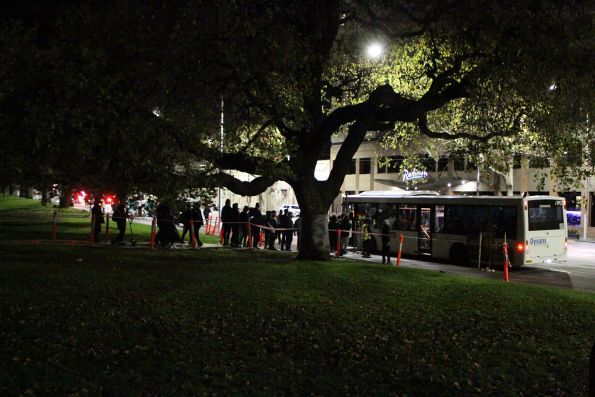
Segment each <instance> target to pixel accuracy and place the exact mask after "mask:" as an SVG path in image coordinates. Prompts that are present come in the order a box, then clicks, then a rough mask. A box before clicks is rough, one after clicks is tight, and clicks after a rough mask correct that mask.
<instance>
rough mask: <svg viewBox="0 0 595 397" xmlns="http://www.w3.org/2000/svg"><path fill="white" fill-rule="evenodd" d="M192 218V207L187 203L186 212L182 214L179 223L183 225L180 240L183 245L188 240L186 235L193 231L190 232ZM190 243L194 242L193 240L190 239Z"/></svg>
mask: <svg viewBox="0 0 595 397" xmlns="http://www.w3.org/2000/svg"><path fill="white" fill-rule="evenodd" d="M191 218H192V206H191V205H190V203H186V206H185V207H184V210H183V211H182V213H181V214H180V218H179V219H178V221H179V222H180V223H181V224H182V225H183V226H182V237H181V238H180V241H181V242H182V243H183V242H184V240H185V239H186V233H188V232H190V233H192V231H191V230H190V219H191ZM190 233H188V234H190ZM190 241H192V239H190Z"/></svg>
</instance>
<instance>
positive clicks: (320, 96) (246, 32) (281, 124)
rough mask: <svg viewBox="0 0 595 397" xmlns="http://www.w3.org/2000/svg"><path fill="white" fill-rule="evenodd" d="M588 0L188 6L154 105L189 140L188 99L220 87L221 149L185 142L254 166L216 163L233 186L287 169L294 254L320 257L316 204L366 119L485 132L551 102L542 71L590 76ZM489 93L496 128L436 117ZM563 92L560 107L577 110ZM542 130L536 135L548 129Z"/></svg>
mask: <svg viewBox="0 0 595 397" xmlns="http://www.w3.org/2000/svg"><path fill="white" fill-rule="evenodd" d="M588 7H589V4H588V3H587V2H585V3H583V2H580V1H573V2H556V1H545V2H535V1H521V2H519V1H509V2H506V1H504V2H493V1H463V2H443V1H406V2H393V1H387V2H384V1H361V2H351V1H339V0H335V1H325V2H319V1H311V2H303V1H300V2H284V3H282V4H281V3H279V4H277V3H275V2H268V1H257V2H252V3H251V4H250V7H247V6H245V5H243V4H238V2H235V1H226V2H220V3H219V4H218V7H217V8H212V9H211V8H207V7H201V6H196V5H194V6H189V7H187V8H185V9H184V12H182V13H181V17H180V21H179V24H178V25H177V26H176V29H175V34H172V36H171V38H172V39H171V40H170V41H169V45H170V46H171V48H175V49H177V51H175V52H172V53H171V54H172V55H171V57H169V58H168V59H169V60H171V61H173V62H174V64H175V65H177V68H176V69H174V68H172V67H170V68H168V76H169V80H168V82H167V84H169V85H168V89H167V92H169V93H174V94H175V95H170V96H168V100H166V101H164V106H163V111H164V115H165V117H167V118H168V119H169V120H170V121H171V122H172V124H173V125H174V126H175V128H174V130H175V131H177V133H178V134H179V139H180V142H185V141H184V134H183V133H182V132H180V131H182V130H183V128H184V126H187V125H189V124H188V118H189V117H190V115H191V113H192V107H193V106H197V104H196V100H193V99H192V97H193V95H195V96H196V93H197V91H198V90H200V92H201V95H200V99H201V101H204V99H205V97H208V96H209V95H210V96H211V98H212V100H211V103H212V106H219V101H220V99H219V98H220V97H221V96H222V97H223V98H224V100H225V104H226V109H227V112H226V115H229V116H230V117H228V123H227V126H228V128H227V131H228V134H229V135H228V136H227V138H226V139H227V140H228V143H227V144H226V145H225V149H224V151H223V153H219V151H218V147H217V142H216V140H215V141H214V140H210V141H208V140H205V141H203V142H202V144H199V145H197V146H196V147H192V146H191V145H188V144H187V142H186V143H184V146H185V147H186V148H187V149H188V150H189V151H190V152H192V151H193V150H196V154H197V155H200V156H203V157H206V158H207V159H208V160H209V161H211V162H212V164H214V166H215V167H216V168H217V170H239V171H244V172H248V173H251V174H255V175H258V176H259V177H258V178H256V179H254V180H253V181H252V182H250V183H248V182H240V181H239V180H237V179H235V178H234V177H233V176H231V175H229V174H227V173H225V172H220V173H218V174H216V175H215V176H216V177H217V178H218V180H219V181H220V183H223V184H224V185H225V186H227V187H228V188H230V189H231V190H232V191H234V192H236V193H240V194H246V195H253V194H257V193H259V192H261V191H263V190H264V189H265V188H267V187H268V186H269V185H270V184H271V183H272V182H273V181H275V180H277V179H282V180H285V181H287V182H288V183H289V184H290V185H291V186H292V187H293V189H294V190H295V192H296V196H297V198H298V201H299V204H300V207H301V214H302V247H301V250H300V253H299V257H300V258H306V259H326V258H328V256H329V254H328V249H327V248H328V241H327V235H328V234H327V230H326V223H327V219H326V216H327V215H326V214H327V211H328V208H329V206H330V204H331V202H332V201H333V200H334V199H335V198H336V196H337V195H338V193H339V190H340V187H341V184H342V183H343V179H344V177H345V174H346V173H347V171H348V168H349V163H350V160H351V159H352V157H353V155H354V154H355V152H356V151H357V149H358V147H359V145H360V144H361V142H362V141H363V139H364V137H365V136H366V134H367V133H369V132H371V131H384V132H389V133H390V132H391V131H392V132H398V131H403V129H404V130H405V131H410V130H411V128H409V129H407V128H406V127H404V126H405V125H409V126H412V127H414V129H415V133H419V134H422V135H425V136H427V137H430V138H441V139H449V140H453V139H459V138H464V139H471V140H478V141H484V142H485V141H488V140H489V139H490V138H492V137H497V136H511V135H513V134H515V133H517V132H519V131H521V130H522V127H523V120H524V117H525V116H526V109H527V108H529V106H519V104H526V103H530V104H531V106H533V107H535V106H538V105H539V104H540V103H547V101H548V98H547V96H546V94H547V91H548V87H549V86H550V85H551V84H552V82H556V83H557V84H562V83H561V81H562V80H564V81H565V83H564V86H566V87H567V89H569V90H570V89H571V86H570V82H571V81H575V82H578V81H580V82H581V83H580V84H581V85H584V84H586V85H589V84H590V86H591V87H592V75H591V72H590V71H589V69H588V67H586V66H585V65H589V64H592V62H589V61H590V60H592V59H591V58H589V57H590V55H592V52H591V51H592V44H593V42H592V37H593V36H592V34H590V33H592V25H590V23H591V21H590V19H589V12H590V10H589V8H588ZM373 39H376V40H380V41H382V42H383V44H384V46H385V51H386V52H385V54H386V55H384V58H383V59H381V60H380V61H370V60H367V59H366V58H365V56H364V54H363V53H364V47H365V45H366V44H368V43H369V42H370V41H372V40H373ZM182 49H183V50H182ZM581 90H582V88H581ZM574 91H577V97H580V98H583V100H582V102H581V103H582V105H583V108H582V109H581V112H582V113H583V114H586V113H588V112H590V111H591V113H592V106H593V104H592V103H591V104H589V103H588V102H589V101H588V100H584V98H585V95H590V94H588V93H586V92H585V91H583V92H578V91H580V90H574ZM511 93H512V94H513V95H511ZM496 102H500V103H501V105H500V108H507V111H506V113H505V114H504V115H503V114H501V113H499V114H493V115H492V116H494V117H493V120H492V122H491V125H493V126H496V127H497V128H489V129H487V128H480V129H477V128H472V127H473V123H474V122H475V123H477V120H478V118H471V117H470V118H469V119H470V120H466V117H465V114H463V115H462V117H461V118H460V120H458V123H457V124H456V125H454V126H453V125H449V126H447V128H446V129H444V130H440V131H437V130H436V129H438V127H441V126H443V125H444V124H443V123H441V121H444V120H445V117H444V113H445V112H446V113H448V112H451V111H453V109H454V108H455V107H457V108H458V109H471V108H473V107H475V108H476V109H482V105H486V104H493V103H496ZM188 105H190V107H189V106H188ZM203 105H204V103H203ZM543 106H546V105H543ZM561 106H563V107H564V111H563V112H559V113H560V117H566V118H567V119H573V118H574V117H576V111H573V110H572V109H568V108H567V107H566V106H565V104H561ZM485 107H486V106H483V108H485ZM589 107H591V108H589ZM575 110H576V109H575ZM493 113H495V112H493ZM489 116H490V115H489V114H484V115H483V117H482V120H483V121H486V120H487V119H489ZM190 118H191V117H190ZM466 122H467V124H468V125H469V127H466V125H465V123H466ZM540 132H541V133H543V134H544V139H550V138H552V137H553V136H555V134H554V133H553V131H546V130H545V129H542V130H541V131H540ZM333 134H343V136H344V140H343V144H342V146H341V148H340V150H339V152H338V154H337V157H336V159H334V161H333V165H332V169H331V172H330V176H329V178H328V180H326V181H318V180H316V179H315V177H314V168H315V165H316V162H317V161H318V160H319V159H321V158H323V157H324V156H325V154H326V153H327V151H328V148H329V145H330V138H331V136H332V135H333ZM207 136H208V134H207ZM209 142H210V143H209ZM197 143H200V142H197ZM209 144H210V145H211V146H210V147H211V149H213V150H212V151H211V152H209V150H205V148H208V147H209Z"/></svg>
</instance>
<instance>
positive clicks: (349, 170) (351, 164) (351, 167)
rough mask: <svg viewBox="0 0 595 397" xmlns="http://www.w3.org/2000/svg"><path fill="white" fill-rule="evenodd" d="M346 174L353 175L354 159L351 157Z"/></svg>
mask: <svg viewBox="0 0 595 397" xmlns="http://www.w3.org/2000/svg"><path fill="white" fill-rule="evenodd" d="M347 174H348V175H355V159H351V162H350V163H349V169H348V171H347Z"/></svg>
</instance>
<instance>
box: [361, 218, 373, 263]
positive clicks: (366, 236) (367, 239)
mask: <svg viewBox="0 0 595 397" xmlns="http://www.w3.org/2000/svg"><path fill="white" fill-rule="evenodd" d="M370 223H372V222H371V220H370V218H369V217H366V219H365V220H364V224H363V225H362V240H363V248H364V250H363V252H362V256H363V257H364V258H370V257H371V256H372V255H370V243H371V242H372V236H371V235H370Z"/></svg>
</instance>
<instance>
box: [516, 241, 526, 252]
mask: <svg viewBox="0 0 595 397" xmlns="http://www.w3.org/2000/svg"><path fill="white" fill-rule="evenodd" d="M524 251H525V244H523V243H517V244H516V252H518V253H519V254H522V253H523V252H524Z"/></svg>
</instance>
